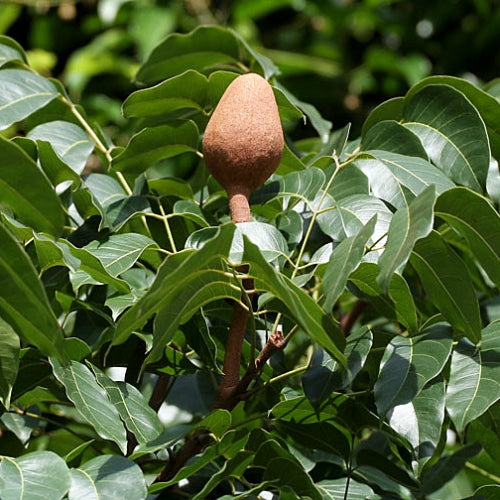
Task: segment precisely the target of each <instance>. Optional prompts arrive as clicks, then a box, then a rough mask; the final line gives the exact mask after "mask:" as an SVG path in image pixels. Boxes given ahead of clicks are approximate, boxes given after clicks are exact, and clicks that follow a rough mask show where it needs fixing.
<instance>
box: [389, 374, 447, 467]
mask: <svg viewBox="0 0 500 500" xmlns="http://www.w3.org/2000/svg"><path fill="white" fill-rule="evenodd" d="M444 397H445V387H444V381H443V379H442V377H440V376H438V377H436V378H435V379H434V380H433V381H431V382H430V383H429V384H427V385H426V386H424V388H423V389H422V391H421V392H420V393H419V394H417V395H416V396H415V397H414V398H413V399H412V400H411V401H409V402H408V403H403V404H400V405H397V406H395V407H394V408H392V409H391V410H390V411H389V413H388V414H387V421H388V422H389V425H390V426H391V427H392V428H393V429H394V430H395V431H396V432H397V433H398V434H399V435H401V436H403V437H404V438H406V439H407V440H408V441H409V443H410V444H411V446H412V447H413V454H414V459H413V470H414V471H415V473H416V474H417V475H419V474H420V472H421V471H422V468H423V467H424V465H425V464H426V463H427V462H428V461H429V459H430V458H431V457H432V455H433V454H434V452H435V451H436V449H437V447H438V444H439V440H440V437H441V434H442V430H443V429H442V426H443V421H444V414H445V412H444V408H445V404H444Z"/></svg>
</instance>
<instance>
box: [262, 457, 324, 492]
mask: <svg viewBox="0 0 500 500" xmlns="http://www.w3.org/2000/svg"><path fill="white" fill-rule="evenodd" d="M266 480H269V481H273V483H274V484H276V485H277V486H278V487H280V488H282V487H285V488H287V489H288V488H290V489H291V490H292V491H293V492H294V493H295V494H297V495H299V497H300V498H310V499H312V500H321V499H322V495H321V493H320V491H319V489H318V488H317V486H316V485H315V484H314V482H313V480H312V478H311V476H309V474H308V473H307V472H306V471H305V470H304V469H303V468H302V467H301V466H300V465H299V464H297V463H296V462H294V461H292V460H290V459H288V458H285V457H276V458H273V459H272V460H270V461H269V463H268V464H267V467H266V470H265V472H264V481H266Z"/></svg>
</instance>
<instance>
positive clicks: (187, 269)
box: [113, 224, 241, 361]
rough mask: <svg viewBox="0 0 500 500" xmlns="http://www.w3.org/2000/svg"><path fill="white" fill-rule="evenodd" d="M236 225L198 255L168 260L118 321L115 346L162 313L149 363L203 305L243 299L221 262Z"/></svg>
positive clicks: (184, 254)
mask: <svg viewBox="0 0 500 500" xmlns="http://www.w3.org/2000/svg"><path fill="white" fill-rule="evenodd" d="M234 229H235V225H234V224H228V225H226V226H222V227H221V228H220V229H219V232H218V235H217V236H216V237H215V238H213V239H212V240H210V241H209V242H208V243H207V244H206V245H204V246H203V248H201V249H200V250H198V251H193V250H187V251H183V252H179V253H178V254H175V255H171V256H169V257H168V258H167V259H165V261H164V263H163V264H162V266H161V267H160V269H159V270H158V273H157V276H156V279H155V282H154V283H153V285H152V286H151V288H150V290H149V291H148V293H146V295H144V296H143V297H142V298H141V299H140V300H139V301H138V302H137V303H136V304H135V305H134V306H133V307H132V308H130V309H129V310H128V311H127V312H126V313H125V314H124V315H123V316H122V317H121V318H120V319H119V321H118V323H117V326H116V331H115V335H114V339H113V344H115V345H116V344H120V343H122V342H124V341H125V340H126V339H127V338H128V337H129V336H130V334H131V333H132V332H133V331H134V330H136V329H138V328H140V327H142V325H144V324H145V323H146V321H147V320H148V319H149V318H150V317H151V316H153V315H154V314H156V313H158V312H159V311H160V310H162V311H163V312H162V319H161V321H160V323H159V324H158V325H157V326H158V330H157V331H156V332H155V343H154V346H153V349H152V351H151V352H150V354H149V357H148V359H149V360H150V361H152V360H155V359H157V357H158V356H161V351H162V349H163V348H164V346H165V344H166V342H167V341H168V338H169V337H170V336H171V335H173V334H174V333H175V330H176V328H177V326H178V325H179V324H180V322H181V321H187V320H188V319H189V315H192V314H194V312H195V311H196V310H198V309H199V308H200V307H201V306H202V305H203V304H204V303H206V302H210V301H211V300H215V296H214V295H212V293H211V291H214V292H216V293H217V296H220V297H233V298H235V299H236V300H237V299H238V298H239V296H240V295H241V292H240V291H239V286H238V285H237V282H236V281H235V280H234V279H232V278H230V277H228V276H227V275H226V274H225V273H224V265H223V262H222V259H223V258H224V257H227V255H228V254H229V248H230V245H231V241H232V238H233V233H234Z"/></svg>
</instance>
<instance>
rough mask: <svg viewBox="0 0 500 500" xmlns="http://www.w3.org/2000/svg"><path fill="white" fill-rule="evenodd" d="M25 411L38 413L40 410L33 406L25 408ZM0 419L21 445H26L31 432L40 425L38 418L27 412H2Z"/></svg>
mask: <svg viewBox="0 0 500 500" xmlns="http://www.w3.org/2000/svg"><path fill="white" fill-rule="evenodd" d="M27 412H29V413H31V414H33V413H35V414H38V415H40V410H38V408H37V407H36V406H35V407H31V408H28V409H27ZM0 420H1V421H2V423H3V425H5V427H7V429H9V431H10V432H12V433H14V434H15V435H16V437H17V439H19V441H21V443H22V444H23V445H25V446H26V444H27V443H28V441H29V439H30V437H31V434H32V432H33V431H34V430H35V429H37V428H38V427H39V426H40V419H38V418H35V417H33V416H32V415H29V414H19V413H14V412H11V413H4V414H3V415H2V416H1V417H0Z"/></svg>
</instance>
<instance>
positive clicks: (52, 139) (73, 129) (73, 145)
mask: <svg viewBox="0 0 500 500" xmlns="http://www.w3.org/2000/svg"><path fill="white" fill-rule="evenodd" d="M27 137H29V138H30V139H31V140H33V141H44V142H48V143H50V146H51V147H52V148H53V149H54V151H55V152H56V153H57V155H58V156H59V157H60V158H61V160H63V161H64V163H66V164H67V165H68V166H69V167H71V169H72V170H73V171H75V172H76V173H77V174H81V173H82V171H83V169H84V167H85V164H86V163H87V160H88V157H89V156H90V153H92V151H93V150H94V147H95V144H94V143H93V142H92V141H91V140H90V139H89V138H88V136H87V134H86V133H85V131H84V130H83V129H82V128H80V127H79V126H78V125H75V124H73V123H70V122H65V121H61V120H58V121H53V122H47V123H42V124H41V125H38V126H37V127H35V128H34V129H32V130H30V132H29V134H28V135H27Z"/></svg>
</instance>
